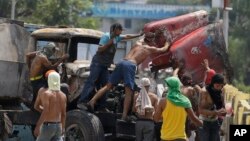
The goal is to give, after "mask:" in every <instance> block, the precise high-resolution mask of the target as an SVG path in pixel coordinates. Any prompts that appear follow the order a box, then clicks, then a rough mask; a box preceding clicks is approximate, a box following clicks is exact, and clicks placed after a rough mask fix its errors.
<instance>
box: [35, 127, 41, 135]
mask: <svg viewBox="0 0 250 141" xmlns="http://www.w3.org/2000/svg"><path fill="white" fill-rule="evenodd" d="M39 134H40V127H38V126H36V128H35V130H34V136H35V137H37V136H38V135H39Z"/></svg>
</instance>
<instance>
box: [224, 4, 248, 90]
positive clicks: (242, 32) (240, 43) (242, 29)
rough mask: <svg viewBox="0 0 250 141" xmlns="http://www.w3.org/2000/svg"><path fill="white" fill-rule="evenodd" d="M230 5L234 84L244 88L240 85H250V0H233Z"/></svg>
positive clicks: (231, 58) (230, 52)
mask: <svg viewBox="0 0 250 141" xmlns="http://www.w3.org/2000/svg"><path fill="white" fill-rule="evenodd" d="M232 6H233V11H232V12H230V30H229V35H230V37H229V54H230V60H231V63H232V66H233V67H234V74H235V84H237V85H240V86H241V88H244V87H242V85H250V69H249V68H250V56H249V53H250V48H249V45H250V37H249V32H250V9H249V6H250V1H245V0H233V1H232ZM245 90H246V89H245ZM248 90H249V89H248ZM243 91H244V90H243Z"/></svg>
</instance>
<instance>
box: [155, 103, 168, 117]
mask: <svg viewBox="0 0 250 141" xmlns="http://www.w3.org/2000/svg"><path fill="white" fill-rule="evenodd" d="M166 103H167V101H166V98H162V99H161V100H160V101H159V103H158V105H157V107H156V110H155V113H154V121H156V122H159V121H161V120H162V112H163V110H164V108H165V105H166Z"/></svg>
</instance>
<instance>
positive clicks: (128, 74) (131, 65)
mask: <svg viewBox="0 0 250 141" xmlns="http://www.w3.org/2000/svg"><path fill="white" fill-rule="evenodd" d="M168 47H169V44H168V43H167V42H166V43H165V45H164V47H162V48H156V47H154V46H149V45H147V44H145V42H144V40H143V39H141V40H139V41H138V42H137V43H136V44H135V45H134V46H133V47H132V48H131V50H130V51H129V53H128V54H127V55H126V57H125V58H124V59H123V60H122V61H120V62H119V63H118V64H117V65H116V68H115V70H114V72H113V73H112V74H111V77H110V79H109V82H108V84H107V85H105V86H104V87H103V88H101V89H100V90H99V91H98V92H97V93H96V94H95V95H94V97H93V98H92V99H91V100H90V101H89V104H90V106H91V107H92V109H93V108H94V105H95V104H96V102H97V100H98V99H100V98H101V97H102V96H103V95H104V94H105V93H106V92H107V91H108V90H110V89H111V88H112V87H113V85H116V84H118V83H119V82H121V80H123V82H124V84H125V100H124V104H123V105H124V107H123V113H122V119H123V120H125V119H127V114H128V111H129V108H130V103H131V97H132V93H133V90H134V85H135V82H134V78H135V73H136V67H137V65H139V64H141V63H142V62H143V61H144V60H145V59H146V58H147V57H148V56H149V55H151V54H154V53H164V52H166V51H167V49H168Z"/></svg>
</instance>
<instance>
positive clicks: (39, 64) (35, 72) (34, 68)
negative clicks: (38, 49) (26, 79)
mask: <svg viewBox="0 0 250 141" xmlns="http://www.w3.org/2000/svg"><path fill="white" fill-rule="evenodd" d="M44 64H48V65H49V64H51V63H50V62H49V61H48V59H47V57H46V56H44V55H36V56H35V58H34V59H33V61H32V63H31V67H30V77H36V76H39V75H43V72H44V71H45V70H44V69H45V67H44Z"/></svg>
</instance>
